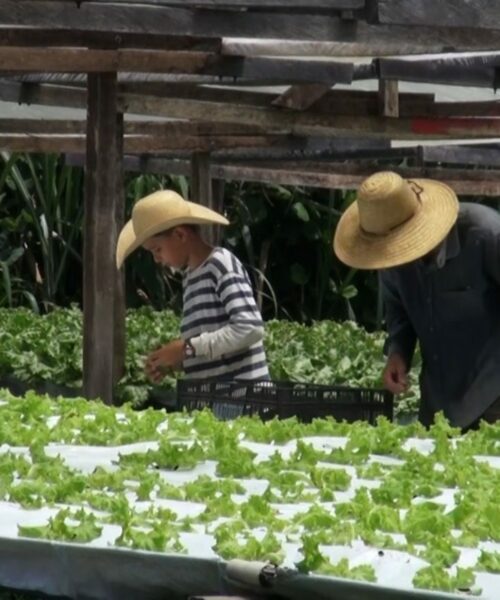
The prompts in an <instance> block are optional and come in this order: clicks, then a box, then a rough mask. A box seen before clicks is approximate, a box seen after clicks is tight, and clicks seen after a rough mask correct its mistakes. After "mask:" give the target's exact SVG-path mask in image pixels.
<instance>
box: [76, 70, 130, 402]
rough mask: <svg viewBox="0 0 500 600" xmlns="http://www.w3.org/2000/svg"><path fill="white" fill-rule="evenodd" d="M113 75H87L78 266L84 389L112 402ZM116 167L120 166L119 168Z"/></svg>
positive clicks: (115, 144)
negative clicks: (82, 218) (81, 244)
mask: <svg viewBox="0 0 500 600" xmlns="http://www.w3.org/2000/svg"><path fill="white" fill-rule="evenodd" d="M117 88H118V86H117V76H116V73H98V74H89V75H88V105H87V162H86V175H85V178H86V189H85V224H84V227H85V229H84V269H83V310H84V315H83V390H84V395H85V396H86V397H87V398H89V399H90V398H101V400H103V401H104V402H105V403H106V404H112V402H113V373H114V365H115V357H114V352H115V335H116V334H115V303H116V302H117V297H118V296H117V295H115V293H116V292H115V291H116V288H117V274H116V263H115V246H116V238H117V233H118V231H117V223H116V217H117V203H116V198H117V190H118V184H117V180H118V178H119V177H120V176H121V172H119V171H118V169H117V165H119V160H120V158H119V156H118V148H119V144H118V137H119V134H120V126H119V123H120V120H119V118H118V117H117ZM120 171H121V170H120Z"/></svg>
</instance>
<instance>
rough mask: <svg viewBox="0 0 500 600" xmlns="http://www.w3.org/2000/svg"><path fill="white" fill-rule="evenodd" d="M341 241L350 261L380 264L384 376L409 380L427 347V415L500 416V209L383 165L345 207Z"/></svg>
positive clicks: (396, 384)
mask: <svg viewBox="0 0 500 600" xmlns="http://www.w3.org/2000/svg"><path fill="white" fill-rule="evenodd" d="M334 250H335V253H336V254H337V256H338V257H339V258H340V260H342V261H343V262H344V263H346V264H347V265H349V266H351V267H354V268H358V269H377V270H380V271H381V273H380V280H381V284H382V290H383V296H384V301H385V309H386V322H387V330H388V339H387V343H386V346H385V352H386V354H387V356H388V358H387V364H386V368H385V370H384V374H383V379H384V385H385V386H386V388H387V389H389V390H390V391H391V392H393V393H395V394H399V393H401V392H403V391H404V390H405V389H406V388H407V382H408V371H409V370H410V368H411V362H412V357H413V353H414V350H415V345H416V342H417V341H418V342H419V343H420V349H421V353H422V359H423V364H422V372H421V376H420V391H421V404H420V415H419V418H420V420H421V422H422V423H423V424H424V425H429V424H431V423H432V421H433V418H434V415H435V413H436V412H438V411H443V412H444V414H445V416H446V417H447V418H448V419H449V421H450V423H451V424H452V425H454V426H458V427H462V428H468V427H473V426H476V425H477V421H478V420H479V419H480V418H483V419H485V420H487V421H490V422H493V421H496V420H497V419H498V418H499V417H500V402H499V398H500V215H499V214H498V213H497V212H495V211H494V210H492V209H489V208H487V207H484V206H480V205H476V204H468V203H462V204H460V205H459V202H458V199H457V197H456V195H455V193H454V192H453V190H452V189H450V188H449V187H448V186H446V185H444V184H442V183H439V182H437V181H432V180H425V179H420V180H415V181H412V180H404V179H402V178H401V177H400V176H399V175H397V174H396V173H392V172H382V173H376V174H375V175H373V176H371V177H369V178H368V179H366V180H365V181H364V182H363V183H362V185H361V187H360V188H359V191H358V197H357V201H356V202H354V203H353V204H352V205H351V206H350V207H349V208H348V209H347V210H346V211H345V213H344V214H343V215H342V217H341V219H340V222H339V225H338V228H337V231H336V233H335V238H334Z"/></svg>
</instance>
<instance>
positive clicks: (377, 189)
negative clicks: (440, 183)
mask: <svg viewBox="0 0 500 600" xmlns="http://www.w3.org/2000/svg"><path fill="white" fill-rule="evenodd" d="M357 200H358V210H359V223H360V226H361V229H362V230H363V231H364V232H365V233H369V234H374V235H386V234H388V233H389V232H391V231H393V230H394V229H396V228H397V227H399V226H400V225H402V224H403V223H406V222H407V221H409V220H410V219H411V218H412V217H413V216H414V215H415V214H416V213H417V212H418V210H419V209H420V200H419V197H418V194H417V192H415V190H414V189H413V188H412V186H411V185H410V183H409V182H408V181H406V180H405V179H403V178H402V177H401V176H400V175H398V174H397V173H393V172H391V171H382V172H380V173H376V174H375V175H372V176H371V177H368V178H367V179H365V181H364V182H363V183H362V185H361V186H360V188H359V191H358V198H357Z"/></svg>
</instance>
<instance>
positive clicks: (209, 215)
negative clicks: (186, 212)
mask: <svg viewBox="0 0 500 600" xmlns="http://www.w3.org/2000/svg"><path fill="white" fill-rule="evenodd" d="M186 204H187V205H189V207H190V212H191V214H190V216H186V217H178V218H176V219H168V220H167V221H162V222H158V223H155V224H154V225H152V226H151V227H148V228H147V229H146V230H145V231H143V232H142V233H141V235H139V236H138V235H136V233H135V231H134V226H133V223H132V220H130V221H128V222H127V223H126V224H125V226H124V227H123V229H122V230H121V232H120V235H119V236H118V242H117V245H116V266H117V268H118V269H120V268H121V266H122V265H123V263H124V262H125V259H126V258H127V257H128V256H130V255H131V254H132V252H134V250H137V248H139V246H142V244H143V243H144V242H145V241H146V240H148V239H149V238H150V237H152V236H153V235H157V234H158V233H161V232H162V231H168V230H169V229H172V228H173V227H178V226H179V225H224V226H225V225H229V221H228V220H227V219H226V218H225V217H223V216H222V215H220V214H219V213H216V212H215V211H213V210H210V209H209V208H206V207H205V206H202V205H201V204H196V203H195V202H187V201H186Z"/></svg>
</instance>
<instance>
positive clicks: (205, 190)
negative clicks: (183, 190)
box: [191, 152, 221, 246]
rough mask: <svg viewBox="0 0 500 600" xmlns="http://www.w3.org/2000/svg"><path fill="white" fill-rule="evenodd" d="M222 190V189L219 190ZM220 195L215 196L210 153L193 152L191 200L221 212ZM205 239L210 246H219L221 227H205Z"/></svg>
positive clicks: (203, 229)
mask: <svg viewBox="0 0 500 600" xmlns="http://www.w3.org/2000/svg"><path fill="white" fill-rule="evenodd" d="M218 189H220V188H218ZM219 196H220V195H219V193H217V196H216V195H215V194H214V190H213V188H212V178H211V177H210V153H208V152H193V154H192V155H191V200H192V201H193V202H198V203H199V204H203V206H207V207H208V208H211V209H212V210H216V211H218V210H220V208H219V206H218V203H219ZM202 231H203V237H204V238H205V239H206V241H207V242H208V243H209V244H212V245H214V246H216V245H218V244H219V242H220V238H221V231H220V227H215V226H210V227H203V228H202Z"/></svg>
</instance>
